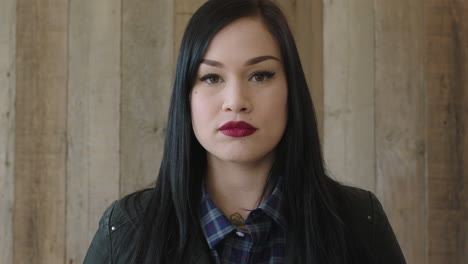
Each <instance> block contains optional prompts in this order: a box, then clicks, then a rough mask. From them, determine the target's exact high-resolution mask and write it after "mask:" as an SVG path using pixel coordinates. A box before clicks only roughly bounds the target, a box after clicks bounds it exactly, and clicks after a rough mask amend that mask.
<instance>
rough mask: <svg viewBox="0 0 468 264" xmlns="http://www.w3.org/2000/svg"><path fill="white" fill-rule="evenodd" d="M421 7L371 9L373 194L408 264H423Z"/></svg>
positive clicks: (398, 1) (379, 1) (399, 3)
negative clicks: (383, 210)
mask: <svg viewBox="0 0 468 264" xmlns="http://www.w3.org/2000/svg"><path fill="white" fill-rule="evenodd" d="M423 4H424V1H422V0H419V1H410V2H409V1H406V0H395V1H385V0H376V1H375V4H374V8H375V21H376V29H375V38H376V40H375V41H376V42H375V73H376V74H375V83H376V86H375V88H376V90H375V116H376V121H375V122H376V123H375V140H376V143H375V144H376V161H377V164H376V166H377V174H376V192H377V196H378V197H379V198H380V200H381V202H382V203H383V207H384V209H385V210H386V212H387V215H388V217H389V219H390V222H391V223H392V225H393V228H394V231H395V233H396V235H397V238H398V239H399V242H400V245H401V247H402V249H403V253H404V254H405V256H406V260H407V262H408V263H427V258H426V246H425V245H426V241H427V240H426V239H427V223H426V206H427V204H426V189H425V188H426V187H425V185H426V181H425V153H426V144H425V124H426V120H425V100H426V93H425V87H424V48H423V47H424V16H423V13H424V11H423V10H424V9H423V8H421V6H423Z"/></svg>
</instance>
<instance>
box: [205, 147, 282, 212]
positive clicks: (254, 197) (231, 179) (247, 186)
mask: <svg viewBox="0 0 468 264" xmlns="http://www.w3.org/2000/svg"><path fill="white" fill-rule="evenodd" d="M272 165H273V155H271V157H266V158H265V159H264V160H262V161H260V162H254V163H233V162H224V161H220V160H218V159H216V158H215V157H210V156H208V168H207V175H206V176H207V177H206V179H207V180H206V188H207V192H208V193H209V195H210V198H211V199H212V200H213V202H214V203H215V205H216V207H218V209H220V210H221V211H222V212H223V213H224V214H225V215H226V216H228V217H230V216H231V215H233V214H235V213H239V214H240V215H241V216H242V217H243V218H244V219H245V218H246V217H247V215H248V214H249V212H250V211H251V210H253V209H255V208H256V207H257V206H258V205H259V204H260V203H262V202H263V200H262V199H261V195H262V193H263V189H264V187H265V182H266V179H267V177H268V174H269V172H270V170H271V167H272ZM270 191H271V190H270Z"/></svg>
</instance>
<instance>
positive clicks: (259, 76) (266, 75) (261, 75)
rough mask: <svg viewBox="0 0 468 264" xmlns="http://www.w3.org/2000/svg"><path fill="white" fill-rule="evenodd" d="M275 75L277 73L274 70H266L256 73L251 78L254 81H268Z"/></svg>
mask: <svg viewBox="0 0 468 264" xmlns="http://www.w3.org/2000/svg"><path fill="white" fill-rule="evenodd" d="M273 76H275V73H274V72H269V71H264V72H256V73H254V75H253V76H252V77H251V79H252V80H253V81H254V82H260V83H261V82H266V81H268V80H269V79H271V77H273Z"/></svg>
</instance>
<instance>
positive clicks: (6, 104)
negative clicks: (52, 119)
mask: <svg viewBox="0 0 468 264" xmlns="http://www.w3.org/2000/svg"><path fill="white" fill-rule="evenodd" d="M15 41H16V0H6V1H3V3H2V8H1V9H0V223H2V224H1V225H0V234H2V235H1V238H0V263H3V264H13V207H14V198H15V197H14V195H15V194H14V190H15V186H14V174H13V168H14V158H15V157H14V155H15V148H14V144H15V92H16V88H15V79H16V73H15Z"/></svg>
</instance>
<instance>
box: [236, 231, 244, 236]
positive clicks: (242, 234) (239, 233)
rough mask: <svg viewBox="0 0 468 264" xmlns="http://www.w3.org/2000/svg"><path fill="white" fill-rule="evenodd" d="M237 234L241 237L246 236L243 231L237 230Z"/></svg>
mask: <svg viewBox="0 0 468 264" xmlns="http://www.w3.org/2000/svg"><path fill="white" fill-rule="evenodd" d="M236 235H238V236H240V237H245V234H244V233H242V232H241V231H236Z"/></svg>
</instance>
